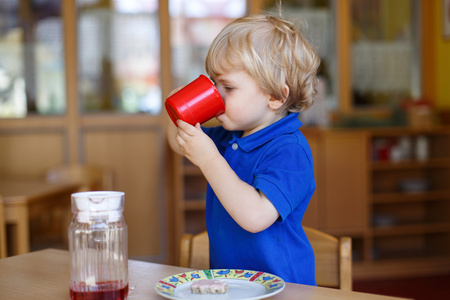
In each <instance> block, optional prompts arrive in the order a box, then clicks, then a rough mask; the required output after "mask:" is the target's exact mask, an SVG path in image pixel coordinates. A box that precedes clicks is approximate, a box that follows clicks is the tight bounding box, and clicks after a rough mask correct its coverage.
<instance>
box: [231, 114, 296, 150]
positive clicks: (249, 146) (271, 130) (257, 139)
mask: <svg viewBox="0 0 450 300" xmlns="http://www.w3.org/2000/svg"><path fill="white" fill-rule="evenodd" d="M301 126H302V122H300V120H299V119H298V113H290V114H288V115H287V116H286V117H284V118H282V119H281V120H278V121H277V122H275V123H273V124H271V125H269V126H267V127H265V128H263V129H261V130H258V131H257V132H255V133H252V134H251V135H249V136H246V137H243V138H241V136H242V131H234V132H233V137H232V139H231V140H230V141H229V142H228V144H233V143H237V144H238V145H239V147H240V148H241V149H242V150H244V151H245V152H249V151H252V150H254V149H255V148H257V147H259V146H261V145H263V144H265V143H267V142H269V141H271V140H273V139H274V138H276V137H278V136H280V135H283V134H287V133H292V132H295V131H296V130H298V129H299V128H300V127H301Z"/></svg>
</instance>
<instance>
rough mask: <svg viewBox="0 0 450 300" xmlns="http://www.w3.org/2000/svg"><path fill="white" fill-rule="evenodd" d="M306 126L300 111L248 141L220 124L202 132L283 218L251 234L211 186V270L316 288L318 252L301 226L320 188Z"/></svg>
mask: <svg viewBox="0 0 450 300" xmlns="http://www.w3.org/2000/svg"><path fill="white" fill-rule="evenodd" d="M301 125H302V123H301V122H300V121H299V120H298V113H291V114H289V115H287V116H286V117H284V118H283V119H281V120H279V121H278V122H276V123H274V124H272V125H270V126H268V127H266V128H264V129H262V130H259V131H257V132H255V133H253V134H251V135H249V136H246V137H244V138H241V136H242V132H238V131H233V132H232V131H226V130H225V129H224V128H222V127H221V126H219V127H214V128H203V130H204V132H205V133H206V134H208V135H209V136H210V137H211V138H212V140H213V141H214V142H215V144H216V146H217V148H218V149H219V152H220V153H221V154H222V155H223V156H224V157H225V159H226V160H227V162H228V164H229V165H230V167H231V168H232V169H233V170H234V171H235V172H236V174H237V175H238V176H239V178H240V179H241V180H243V181H245V182H247V183H248V184H250V185H252V186H253V187H254V188H255V189H256V190H260V191H261V192H263V193H264V194H265V195H266V196H267V198H268V199H269V200H270V201H271V202H272V203H273V205H274V206H275V208H276V209H277V210H278V212H279V214H280V217H279V219H278V220H277V221H276V222H275V223H274V224H272V225H271V226H270V227H269V228H267V229H266V230H264V231H262V232H259V233H250V232H248V231H246V230H244V229H242V228H241V227H240V226H239V225H238V224H237V223H236V222H235V221H234V220H233V219H232V218H231V216H230V215H229V214H228V213H227V211H226V210H225V209H224V207H223V206H222V204H221V203H220V201H219V199H218V198H217V197H216V195H215V194H214V192H213V190H212V189H211V187H210V186H209V185H208V189H207V201H206V225H207V229H208V235H209V240H210V266H211V268H213V269H222V268H225V269H245V270H256V271H263V272H268V273H272V274H275V275H278V276H280V277H281V278H283V279H284V280H285V281H287V282H295V283H301V284H308V285H315V284H316V283H315V271H314V252H313V250H312V248H311V245H310V243H309V241H308V239H307V237H306V235H305V233H304V231H303V228H302V218H303V214H304V213H305V210H306V208H307V206H308V203H309V200H310V199H311V196H312V194H313V192H314V190H315V187H316V185H315V181H314V170H313V160H312V155H311V150H310V148H309V145H308V143H307V141H306V138H305V137H304V136H303V134H302V133H301V132H300V130H299V127H300V126H301Z"/></svg>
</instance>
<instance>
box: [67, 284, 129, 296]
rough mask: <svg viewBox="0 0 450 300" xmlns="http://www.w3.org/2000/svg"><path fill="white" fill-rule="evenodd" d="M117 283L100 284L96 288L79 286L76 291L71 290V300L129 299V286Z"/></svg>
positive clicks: (84, 285)
mask: <svg viewBox="0 0 450 300" xmlns="http://www.w3.org/2000/svg"><path fill="white" fill-rule="evenodd" d="M120 286H121V285H120V284H119V283H118V282H116V283H114V282H111V283H99V284H97V285H96V286H94V287H89V286H87V285H86V284H82V283H80V284H78V285H77V287H76V289H77V290H76V291H75V290H74V289H72V288H71V289H70V299H71V300H126V299H127V298H128V284H127V285H126V286H125V287H122V288H121V287H120Z"/></svg>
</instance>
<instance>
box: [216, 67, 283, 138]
mask: <svg viewBox="0 0 450 300" xmlns="http://www.w3.org/2000/svg"><path fill="white" fill-rule="evenodd" d="M211 79H212V80H213V81H214V82H215V84H216V87H217V89H218V90H219V92H220V95H221V96H222V98H223V101H224V102H225V113H223V114H222V115H220V116H218V117H217V119H218V120H219V122H220V124H221V125H222V126H223V127H224V128H225V129H227V130H233V131H234V130H243V131H244V134H243V136H247V135H249V134H252V133H254V132H256V131H258V130H260V129H262V128H264V127H266V126H268V125H270V124H272V123H273V122H274V121H275V119H276V118H277V114H276V111H275V110H273V109H271V108H270V106H269V102H270V99H271V96H270V95H268V94H266V93H264V92H263V91H262V89H261V88H260V87H259V86H258V84H257V82H256V81H255V80H254V79H253V78H252V77H251V76H250V75H249V74H248V73H247V72H245V71H230V72H227V73H224V74H221V75H219V76H218V77H216V78H211Z"/></svg>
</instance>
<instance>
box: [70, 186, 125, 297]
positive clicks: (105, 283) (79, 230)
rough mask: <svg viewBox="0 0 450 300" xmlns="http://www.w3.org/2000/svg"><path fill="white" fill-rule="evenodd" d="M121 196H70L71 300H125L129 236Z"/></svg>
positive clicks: (110, 194)
mask: <svg viewBox="0 0 450 300" xmlns="http://www.w3.org/2000/svg"><path fill="white" fill-rule="evenodd" d="M123 202H124V193H123V192H81V193H75V194H72V212H73V219H72V223H71V224H70V227H69V250H70V258H71V264H70V299H72V300H75V299H76V300H81V299H83V300H87V299H89V300H100V299H114V300H124V299H127V297H128V237H127V236H128V232H127V225H126V224H125V220H124V218H123V204H124V203H123Z"/></svg>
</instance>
